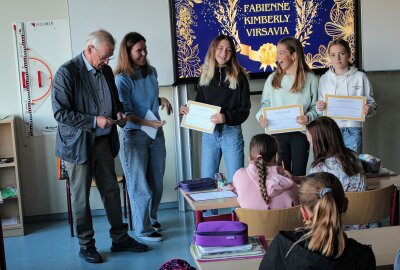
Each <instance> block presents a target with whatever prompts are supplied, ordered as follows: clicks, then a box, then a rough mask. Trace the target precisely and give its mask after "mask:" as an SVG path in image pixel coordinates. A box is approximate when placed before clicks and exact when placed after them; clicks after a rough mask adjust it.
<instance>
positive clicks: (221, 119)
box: [211, 113, 225, 124]
mask: <svg viewBox="0 0 400 270" xmlns="http://www.w3.org/2000/svg"><path fill="white" fill-rule="evenodd" d="M211 122H213V123H214V124H223V123H225V115H224V114H223V113H216V114H214V115H212V116H211Z"/></svg>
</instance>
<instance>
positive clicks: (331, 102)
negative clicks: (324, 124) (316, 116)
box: [324, 95, 367, 122]
mask: <svg viewBox="0 0 400 270" xmlns="http://www.w3.org/2000/svg"><path fill="white" fill-rule="evenodd" d="M325 102H326V109H325V112H324V115H325V116H329V117H331V118H335V119H340V120H352V121H360V122H364V121H365V114H364V109H363V106H364V104H366V102H367V99H366V97H359V96H335V95H325Z"/></svg>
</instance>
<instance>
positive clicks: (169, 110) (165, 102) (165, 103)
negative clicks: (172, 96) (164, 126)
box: [160, 97, 172, 115]
mask: <svg viewBox="0 0 400 270" xmlns="http://www.w3.org/2000/svg"><path fill="white" fill-rule="evenodd" d="M160 101H161V104H160V106H161V110H162V109H164V107H165V108H167V114H168V115H170V114H171V113H172V106H171V103H169V101H168V99H166V98H164V97H161V98H160Z"/></svg>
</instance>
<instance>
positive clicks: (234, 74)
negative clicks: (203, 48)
mask: <svg viewBox="0 0 400 270" xmlns="http://www.w3.org/2000/svg"><path fill="white" fill-rule="evenodd" d="M222 40H227V41H228V42H229V45H230V47H231V50H232V56H231V59H230V60H229V61H228V63H227V70H226V77H225V82H228V81H229V88H230V89H236V87H237V85H238V77H239V74H240V72H243V74H245V75H246V76H247V72H246V71H245V69H244V68H243V67H242V66H241V65H240V64H239V62H238V61H237V58H236V52H235V44H234V43H233V40H232V38H231V37H229V36H227V35H219V36H217V37H216V38H214V39H213V41H211V44H210V46H209V47H208V51H207V54H206V57H205V60H204V66H203V71H202V73H201V76H200V82H199V85H200V86H207V85H209V84H210V82H211V80H212V78H213V77H214V73H215V67H216V66H217V62H216V60H215V52H216V50H217V47H218V44H219V43H220V42H221V41H222Z"/></svg>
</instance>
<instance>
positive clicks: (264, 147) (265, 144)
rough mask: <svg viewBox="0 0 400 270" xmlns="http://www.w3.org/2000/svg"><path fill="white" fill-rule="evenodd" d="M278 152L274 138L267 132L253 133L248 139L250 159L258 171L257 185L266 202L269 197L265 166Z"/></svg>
mask: <svg viewBox="0 0 400 270" xmlns="http://www.w3.org/2000/svg"><path fill="white" fill-rule="evenodd" d="M277 152H278V143H277V141H276V139H275V138H274V137H272V136H270V135H268V134H258V135H255V136H254V137H253V138H252V139H251V141H250V155H249V156H250V160H251V161H253V162H254V165H255V166H256V167H257V172H258V185H259V188H260V192H261V196H262V198H263V199H264V201H265V203H266V204H269V202H270V198H269V196H268V190H267V185H266V181H267V166H268V165H269V164H270V163H271V162H272V161H273V160H274V158H275V156H276V153H277Z"/></svg>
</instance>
